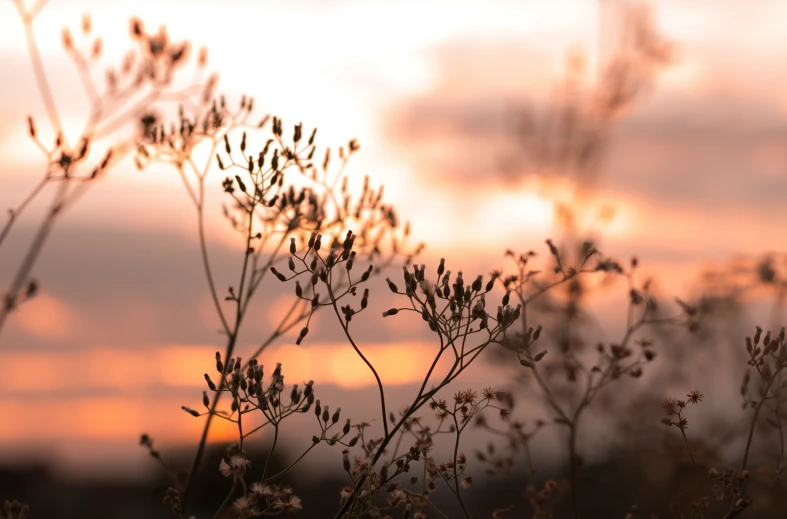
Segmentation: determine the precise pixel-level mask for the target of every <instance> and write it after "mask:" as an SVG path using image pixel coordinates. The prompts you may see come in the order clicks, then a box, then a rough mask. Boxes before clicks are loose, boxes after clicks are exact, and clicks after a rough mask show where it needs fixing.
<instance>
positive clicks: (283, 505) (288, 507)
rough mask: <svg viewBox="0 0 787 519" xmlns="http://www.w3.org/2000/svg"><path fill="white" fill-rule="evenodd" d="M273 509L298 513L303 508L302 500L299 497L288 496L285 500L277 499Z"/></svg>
mask: <svg viewBox="0 0 787 519" xmlns="http://www.w3.org/2000/svg"><path fill="white" fill-rule="evenodd" d="M273 507H274V508H277V509H279V510H282V511H286V512H297V511H298V510H300V509H302V508H303V505H302V504H301V498H300V497H298V496H287V497H286V498H284V499H281V498H276V500H275V501H274V502H273Z"/></svg>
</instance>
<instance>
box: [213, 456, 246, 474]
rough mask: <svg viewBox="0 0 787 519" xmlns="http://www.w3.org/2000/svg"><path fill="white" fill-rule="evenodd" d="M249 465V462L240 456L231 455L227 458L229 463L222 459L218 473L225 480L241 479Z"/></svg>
mask: <svg viewBox="0 0 787 519" xmlns="http://www.w3.org/2000/svg"><path fill="white" fill-rule="evenodd" d="M249 465H251V462H250V461H249V460H247V459H246V458H244V457H243V456H240V455H237V454H236V455H233V456H230V458H229V463H228V462H227V460H226V459H222V460H221V463H220V464H219V472H221V475H222V476H224V477H225V478H230V477H242V476H243V474H245V473H246V467H248V466H249Z"/></svg>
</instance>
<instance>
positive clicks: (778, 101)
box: [0, 0, 787, 471]
mask: <svg viewBox="0 0 787 519" xmlns="http://www.w3.org/2000/svg"><path fill="white" fill-rule="evenodd" d="M626 3H627V2H626V1H625V0H620V1H619V2H618V1H615V0H599V1H591V0H554V1H547V0H524V1H510V0H494V1H493V0H489V1H486V2H482V3H479V2H474V1H462V0H451V1H432V2H420V1H419V2H415V1H413V2H409V1H402V2H383V1H376V0H319V1H318V0H300V1H295V2H273V1H271V2H267V1H266V2H252V1H251V0H246V1H222V2H219V1H215V0H193V1H190V2H187V3H186V2H180V1H176V0H156V1H152V0H151V1H148V0H138V1H136V2H119V1H112V0H110V1H105V2H93V1H86V0H81V1H80V0H74V1H65V0H52V1H51V2H50V4H49V5H48V6H46V8H45V9H44V10H43V12H42V13H41V15H40V17H39V18H38V19H37V20H36V22H35V25H34V28H35V32H36V36H37V39H38V42H39V44H40V47H41V52H42V55H43V58H44V61H45V63H46V66H47V70H48V71H49V74H50V79H51V81H52V83H53V86H54V90H55V96H56V99H57V103H58V106H59V107H60V109H61V117H62V119H63V121H64V126H65V128H66V131H67V132H72V133H73V135H74V137H75V136H76V133H78V130H79V129H80V128H81V126H82V125H83V124H84V114H85V110H86V107H87V105H86V98H85V96H84V94H83V91H82V90H81V86H80V82H79V78H78V76H77V75H76V73H75V72H74V68H73V66H72V64H71V63H70V61H69V60H68V59H67V58H66V57H65V54H64V52H63V50H62V47H61V30H62V28H63V27H69V28H71V30H72V32H73V33H74V35H75V38H76V40H77V43H79V42H80V41H81V40H80V38H79V34H80V31H79V27H80V23H81V19H82V16H83V14H85V13H90V14H91V16H92V22H93V31H94V33H95V34H96V35H100V36H101V37H102V38H103V42H104V58H103V60H102V61H101V62H100V63H99V65H98V66H97V68H96V76H95V77H96V79H97V81H98V82H99V84H101V81H102V78H103V71H104V70H105V68H106V66H107V64H109V63H116V62H118V61H119V57H120V56H122V55H123V53H124V51H125V49H126V48H128V45H129V38H128V20H129V18H130V17H131V16H137V17H139V18H140V19H141V20H142V21H143V22H144V24H145V26H146V28H148V29H149V30H151V31H154V30H156V29H157V28H158V27H159V26H160V25H162V24H165V25H166V26H167V29H168V32H169V34H170V36H171V37H172V38H173V39H175V40H180V39H188V40H190V41H191V42H192V43H193V45H194V47H195V48H198V47H202V46H205V47H207V48H208V49H209V58H208V66H207V68H208V69H209V70H215V71H217V72H219V74H220V83H219V91H221V92H223V93H225V94H226V95H227V98H228V100H230V102H233V103H236V102H238V100H239V99H240V96H241V94H248V95H251V96H253V97H254V98H255V100H256V107H257V111H258V112H259V113H261V114H262V113H271V114H275V115H278V116H280V117H282V118H283V120H284V122H285V125H286V126H288V127H289V125H292V124H294V123H296V122H299V121H303V123H304V126H305V128H309V129H310V128H312V127H314V126H317V127H318V128H319V133H318V141H319V142H320V143H322V144H323V145H340V144H344V143H346V142H347V141H348V140H349V139H350V138H358V140H359V142H360V143H361V150H360V152H359V153H358V154H357V155H356V156H355V157H353V159H352V161H351V163H350V167H349V170H348V174H349V175H350V177H351V178H352V179H354V181H358V182H359V181H360V179H361V178H362V177H363V176H364V175H367V174H368V175H369V176H370V177H371V179H372V183H373V184H385V186H386V192H385V196H386V199H387V200H388V201H389V202H391V203H393V204H395V206H396V207H397V208H398V210H399V214H400V215H401V216H402V218H404V219H408V220H410V221H411V222H412V229H413V237H414V239H415V240H416V241H425V242H426V243H427V245H428V247H427V249H426V252H425V256H424V260H423V261H424V262H425V263H427V264H428V265H434V264H435V263H436V262H437V260H438V259H439V258H440V257H447V258H449V263H453V265H454V267H452V268H454V269H456V270H459V269H460V268H461V269H463V270H465V271H466V272H469V273H475V272H481V273H485V274H486V273H488V271H489V270H491V269H492V268H496V267H499V266H502V264H503V252H504V251H505V250H506V249H507V248H511V249H514V250H527V249H536V250H543V249H544V245H543V243H544V240H545V239H546V238H549V237H550V236H554V235H555V234H556V233H557V232H558V231H559V226H558V224H557V221H556V217H555V206H556V203H557V202H567V201H569V200H571V193H573V185H572V184H571V182H570V181H568V180H566V179H565V178H563V177H560V176H559V175H552V174H546V173H544V172H541V173H542V174H532V173H531V172H526V171H523V170H520V169H517V167H516V166H514V167H513V169H512V168H511V167H510V166H509V167H504V164H505V163H506V161H510V160H511V158H512V156H513V157H514V158H516V156H517V153H522V150H521V149H520V148H519V147H518V146H519V144H518V142H517V140H516V136H515V135H514V134H513V133H512V132H511V131H510V128H509V127H508V126H506V120H507V119H506V117H507V116H509V115H510V113H511V110H513V108H514V107H518V106H524V105H528V104H532V105H535V106H536V107H539V106H544V105H546V104H548V103H549V102H551V101H553V100H554V98H555V94H556V92H557V87H558V85H560V84H561V82H562V81H563V78H564V77H565V61H566V60H565V58H566V56H567V55H569V54H570V53H572V52H577V50H578V49H579V50H581V51H582V52H584V53H585V55H586V56H587V61H588V72H587V77H586V81H587V87H588V88H591V87H592V85H593V83H594V82H595V81H596V80H597V75H598V71H599V70H601V68H602V67H601V64H602V63H603V60H604V57H605V56H607V55H609V54H610V53H614V51H615V38H614V34H615V31H616V29H617V27H618V26H619V25H620V23H621V17H622V16H623V15H622V14H621V13H624V12H625V9H624V7H625V4H626ZM652 14H653V19H654V23H655V26H656V27H658V28H659V30H660V32H661V34H662V35H663V36H664V37H665V38H667V39H668V40H670V41H671V42H673V44H674V49H675V52H674V59H673V61H672V63H671V64H670V65H668V66H667V67H666V68H664V69H663V70H662V71H660V72H659V73H658V74H657V76H656V78H655V80H654V82H653V85H652V86H651V88H650V89H649V90H648V91H647V92H645V93H644V94H643V95H642V96H641V97H639V98H638V99H637V101H636V102H635V103H634V105H633V107H632V108H631V109H630V110H628V111H626V113H624V114H623V115H622V116H621V117H620V118H619V119H617V120H616V121H615V122H614V125H613V127H612V133H611V140H610V145H609V149H608V150H607V154H606V156H605V157H604V160H603V163H602V165H601V172H600V175H599V177H598V179H597V180H596V182H595V183H594V184H593V186H592V189H591V192H590V195H589V196H588V202H587V204H586V206H585V207H586V212H585V213H582V214H581V215H580V220H581V221H580V222H579V225H580V227H581V230H582V231H583V232H588V233H591V234H592V235H593V236H595V237H597V238H598V240H599V242H598V248H599V249H601V250H602V251H604V252H605V253H607V254H609V255H611V256H613V257H620V258H623V259H625V258H627V257H629V256H631V255H633V254H636V255H637V256H638V257H639V258H640V260H641V263H642V265H643V268H642V269H643V272H644V273H645V274H650V275H654V276H655V278H656V279H657V284H658V286H659V288H660V290H662V291H663V292H664V293H667V294H676V295H681V294H685V293H687V292H688V291H690V290H691V288H692V286H693V285H692V284H693V283H694V280H695V279H696V275H697V273H698V272H699V269H700V268H701V267H702V266H703V265H704V264H706V263H707V262H723V261H726V260H727V259H729V258H731V257H733V256H735V255H738V254H746V255H759V254H763V253H768V252H774V251H779V250H780V249H783V243H782V242H783V240H784V236H785V234H784V218H785V216H787V210H785V202H784V195H785V193H787V89H785V88H784V87H783V85H785V84H787V59H785V57H786V56H787V53H785V49H787V31H784V27H783V25H784V20H786V19H787V3H785V2H782V1H780V0H773V1H767V0H760V1H758V2H741V1H737V0H719V1H714V2H710V1H707V2H699V1H697V2H693V1H692V2H686V1H678V0H669V1H667V0H665V1H661V2H655V3H654V4H653V6H652ZM189 67H190V65H189ZM189 67H187V69H186V70H185V71H184V72H185V74H184V77H186V78H187V77H188V76H189V71H190V70H191V68H189ZM0 70H3V81H2V82H0V208H2V209H3V211H4V210H5V208H7V207H11V206H14V205H16V204H17V203H18V202H19V201H20V200H21V199H22V198H23V197H24V196H25V195H26V193H27V192H28V191H29V190H30V189H31V188H32V186H33V185H34V184H35V182H36V181H37V180H38V179H39V177H40V175H41V174H42V171H43V159H42V157H41V154H40V152H39V151H38V150H37V148H36V147H35V145H34V144H33V143H32V142H31V140H30V139H29V138H28V135H27V128H26V122H25V121H26V117H27V115H29V114H32V115H33V116H34V118H35V119H36V121H38V125H39V128H40V133H41V137H42V140H45V141H46V140H47V139H49V140H51V139H52V138H53V136H52V133H51V131H49V130H48V129H47V127H46V116H45V111H44V108H43V105H42V103H41V100H40V97H39V95H38V92H37V90H36V86H35V82H34V79H33V74H32V69H31V66H30V61H29V58H28V54H27V48H26V46H25V37H24V32H23V26H22V24H21V22H20V19H19V17H18V15H17V12H16V10H15V9H14V6H13V4H12V3H11V2H3V3H1V4H0ZM288 131H289V130H288ZM74 137H72V138H74ZM221 178H222V177H221V176H220V175H219V174H218V172H217V174H216V175H215V176H214V177H213V182H212V183H210V182H209V202H210V203H211V204H212V205H210V206H209V209H208V213H207V214H208V215H209V218H208V221H209V224H208V227H209V235H210V239H211V242H212V245H213V247H214V249H213V251H214V252H213V254H214V261H215V262H216V264H217V265H218V266H217V271H218V272H219V275H221V274H222V273H228V272H232V270H231V269H232V268H233V267H234V265H235V263H236V260H237V258H238V255H237V251H238V250H241V248H242V246H241V245H240V244H239V243H237V240H236V236H235V235H234V234H232V233H230V232H229V231H228V230H227V225H226V222H225V221H224V219H223V218H221V214H220V209H219V207H220V206H219V202H220V201H221V200H222V193H221V187H220V180H221ZM48 196H50V195H48V194H45V195H44V198H45V199H46V197H48ZM47 202H48V201H47V200H41V201H39V202H38V204H37V205H34V206H33V207H32V208H31V210H30V211H29V213H27V214H26V215H25V217H24V218H22V219H21V220H20V222H19V224H18V226H17V227H16V228H15V233H13V234H12V236H11V239H10V240H9V242H8V243H6V244H4V247H3V248H2V249H0V281H2V285H0V286H2V287H5V286H6V285H7V280H8V279H10V277H11V273H12V272H13V269H14V268H15V266H16V265H17V263H18V261H19V259H20V257H21V254H22V253H23V251H24V250H25V246H26V243H27V240H29V237H30V235H31V233H32V229H33V225H34V224H35V222H36V220H37V218H38V217H39V216H40V214H41V211H42V209H43V208H44V207H45V204H46V203H47ZM608 207H609V208H614V211H613V212H612V216H611V217H610V218H608V219H606V220H603V221H599V220H598V219H597V218H596V215H598V213H599V212H603V210H604V209H605V208H608ZM211 211H212V212H211ZM4 217H5V216H3V218H4ZM452 258H453V259H452ZM397 275H398V273H397ZM35 277H36V278H37V279H39V280H40V282H41V285H42V293H41V295H40V296H39V297H38V298H37V299H35V300H33V301H31V302H30V303H28V304H26V305H25V306H24V307H23V308H22V309H21V310H20V311H19V312H17V313H15V314H14V315H13V316H12V317H11V320H10V323H9V325H8V326H7V327H6V329H4V330H3V335H2V336H0V380H2V381H3V383H2V387H0V417H3V418H0V455H3V454H8V455H9V456H10V453H11V452H12V451H13V453H14V456H15V457H18V458H20V459H22V458H24V457H25V456H29V453H31V452H38V453H41V452H46V453H48V454H46V455H44V454H41V456H45V457H47V459H51V460H54V462H55V464H56V465H58V466H59V467H61V468H64V469H65V470H76V471H78V469H74V467H81V466H82V465H84V464H88V465H91V461H90V456H89V455H88V454H87V453H88V452H92V451H91V449H92V448H94V447H95V446H96V445H101V446H103V448H106V449H120V450H121V451H122V452H123V453H124V454H123V457H124V459H125V460H126V461H128V462H129V463H132V461H133V463H136V464H138V465H141V462H139V460H137V457H138V456H137V455H138V453H137V450H136V447H135V440H136V438H137V436H138V434H139V433H140V432H142V431H143V430H144V431H147V432H150V433H151V434H153V435H154V436H158V437H161V438H162V440H163V441H164V442H165V443H166V442H170V443H174V442H189V441H193V439H194V438H195V436H196V435H197V431H198V428H199V424H198V423H195V422H194V421H191V420H190V417H188V416H181V413H180V411H179V407H180V405H182V404H189V403H192V404H194V405H196V402H199V397H200V394H201V391H202V386H203V385H204V384H203V382H202V373H203V372H204V371H206V370H208V369H210V366H211V365H212V364H211V362H212V354H213V352H214V351H216V349H220V348H223V345H222V344H221V337H219V336H218V335H217V334H216V333H215V330H216V329H217V326H218V322H217V320H216V317H215V315H214V314H213V313H212V308H211V301H210V299H209V294H208V290H207V287H206V283H205V281H204V276H203V275H202V270H201V265H200V263H199V257H198V248H197V234H196V226H195V220H194V211H193V208H192V206H191V205H190V203H189V200H188V198H187V196H186V193H185V192H184V190H183V188H182V186H181V184H180V180H179V179H178V177H177V175H176V174H175V173H174V172H173V171H171V170H167V169H166V168H151V169H149V170H145V171H141V172H140V171H137V170H136V169H135V168H134V166H133V163H132V161H131V160H128V159H127V160H125V161H124V162H122V163H120V164H118V165H116V166H115V167H114V168H113V169H112V171H111V173H110V174H109V175H108V176H107V177H106V178H104V179H103V180H101V181H100V182H99V183H98V185H96V186H94V187H93V188H92V189H91V191H90V192H89V193H88V194H87V196H85V197H84V199H83V200H81V201H80V203H79V204H78V205H77V206H76V207H75V208H74V209H73V210H71V211H69V212H68V214H67V215H66V216H65V217H64V218H63V219H62V220H61V221H60V223H59V226H58V228H57V229H56V231H55V234H54V236H53V237H52V238H51V240H50V241H49V243H48V246H47V249H46V250H45V252H44V255H43V258H42V260H41V261H40V263H39V266H38V268H37V269H36V272H35ZM223 284H227V282H223ZM619 288H620V290H618V291H617V292H616V293H612V294H606V293H605V295H604V296H603V297H604V298H606V299H604V300H603V301H602V302H600V303H599V307H600V308H602V309H603V311H601V320H602V322H604V323H605V324H607V325H609V326H610V328H611V329H613V330H615V329H617V328H616V326H619V323H615V321H614V316H615V315H616V314H615V312H617V311H619V310H620V309H622V308H623V307H624V306H623V305H625V293H626V291H625V287H624V286H623V285H620V287H619ZM379 292H380V294H381V298H383V300H379V301H377V302H373V303H372V306H373V309H374V310H375V313H374V315H375V316H378V315H379V313H377V309H378V307H379V309H383V308H385V307H386V300H385V299H384V297H383V296H382V290H380V291H379ZM270 294H271V295H270V299H271V301H273V303H274V305H277V304H279V305H280V304H283V303H285V302H286V301H287V298H288V297H289V292H288V291H285V290H284V289H282V288H281V287H278V286H276V287H273V288H272V289H271V292H270ZM273 313H275V308H274V309H271V308H270V307H264V306H263V305H259V309H258V316H259V317H257V318H255V319H253V320H250V322H249V325H248V329H247V330H246V332H245V333H244V336H243V348H247V349H248V350H251V349H252V348H253V347H254V344H255V343H256V342H259V341H258V339H259V337H262V336H264V332H265V331H266V330H269V329H270V327H271V326H273V324H272V321H273V317H272V316H271V314H273ZM618 313H619V312H618ZM322 326H324V327H325V330H326V332H325V336H324V338H322V339H315V341H314V342H313V343H312V345H311V346H310V349H303V348H296V347H295V346H294V345H293V342H294V341H293V337H287V338H285V339H283V340H282V341H281V343H280V344H279V345H277V346H276V348H275V349H274V350H273V351H272V352H270V353H269V354H268V356H267V357H266V358H267V359H268V360H267V362H276V361H282V362H283V363H284V364H285V372H287V369H288V368H287V366H288V365H289V366H291V367H290V371H289V373H288V377H291V378H290V380H292V381H295V380H307V379H309V378H314V379H316V380H318V382H319V383H320V384H323V385H325V386H328V387H329V391H334V393H335V394H340V395H347V394H352V393H351V392H352V391H353V390H357V388H361V387H366V386H368V385H370V384H371V383H372V379H371V377H369V376H368V373H366V372H365V371H364V370H363V366H362V365H361V364H360V362H359V361H358V360H357V359H355V358H354V357H352V355H346V354H347V353H348V350H347V348H346V344H344V343H343V342H342V341H341V337H340V335H339V334H338V333H337V330H336V329H334V328H335V326H334V327H333V328H332V326H331V323H329V322H328V320H327V319H326V320H325V323H324V324H322ZM380 330H383V333H381V332H380ZM359 334H360V337H361V338H362V340H363V341H365V344H367V346H368V348H369V350H370V351H372V352H373V353H372V356H373V357H374V358H376V359H379V362H380V363H381V365H384V366H385V368H384V369H383V371H382V373H381V376H382V377H383V379H384V380H386V381H387V382H388V383H390V384H391V385H393V386H395V385H401V384H407V383H412V382H414V381H415V380H417V379H418V377H419V374H420V373H421V371H419V369H420V368H418V367H417V366H418V359H419V358H421V356H422V355H423V352H424V351H426V350H428V349H429V347H430V345H429V344H428V343H426V342H424V337H425V336H424V335H423V334H418V333H415V332H410V331H408V328H407V327H406V326H404V327H403V326H401V325H397V324H396V323H391V322H385V321H382V320H381V319H380V318H376V317H375V320H374V322H371V323H369V325H368V327H367V328H363V329H361V330H360V331H359ZM241 353H242V352H241ZM487 374H488V372H487V371H484V370H479V371H476V372H474V373H473V374H472V375H471V378H472V380H474V381H476V382H477V383H478V384H479V385H482V384H484V383H485V380H486V379H485V375H487ZM337 398H338V397H337ZM370 405H371V404H370ZM368 409H369V412H373V408H372V407H369V408H368ZM44 414H46V416H47V418H46V425H44V423H43V420H44V418H43V415H44ZM5 417H14V419H10V420H9V419H5ZM219 437H221V431H219V432H218V433H217V438H219ZM20 445H22V446H23V448H22V449H21V450H20V449H19V448H18V446H20ZM119 446H122V447H119ZM97 463H98V462H96V464H97Z"/></svg>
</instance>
